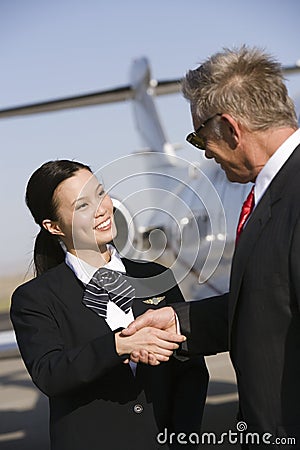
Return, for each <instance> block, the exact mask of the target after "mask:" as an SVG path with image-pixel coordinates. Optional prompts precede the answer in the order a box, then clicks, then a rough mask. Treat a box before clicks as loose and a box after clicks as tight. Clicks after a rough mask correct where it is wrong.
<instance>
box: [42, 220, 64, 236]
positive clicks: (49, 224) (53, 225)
mask: <svg viewBox="0 0 300 450" xmlns="http://www.w3.org/2000/svg"><path fill="white" fill-rule="evenodd" d="M42 225H43V227H44V228H45V230H47V231H49V233H51V234H54V235H56V236H64V233H63V232H62V230H61V229H60V226H59V225H58V223H57V222H55V221H54V220H50V219H45V220H43V222H42Z"/></svg>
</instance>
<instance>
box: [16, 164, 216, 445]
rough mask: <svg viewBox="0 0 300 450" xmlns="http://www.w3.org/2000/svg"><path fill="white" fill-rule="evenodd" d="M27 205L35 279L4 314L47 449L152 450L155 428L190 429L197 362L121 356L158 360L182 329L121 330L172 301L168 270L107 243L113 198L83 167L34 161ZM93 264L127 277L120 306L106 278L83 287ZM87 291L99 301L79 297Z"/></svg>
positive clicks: (177, 295) (202, 372) (200, 393)
mask: <svg viewBox="0 0 300 450" xmlns="http://www.w3.org/2000/svg"><path fill="white" fill-rule="evenodd" d="M26 203H27V206H28V207H29V209H30V211H31V213H32V216H33V218H34V220H35V222H36V223H37V224H38V225H39V226H40V231H39V233H38V235H37V238H36V242H35V248H34V264H35V270H36V275H37V276H36V278H34V279H33V280H31V281H29V282H27V283H25V284H23V285H22V286H20V287H19V288H17V289H16V291H15V292H14V294H13V298H12V306H11V319H12V322H13V325H14V328H15V332H16V336H17V341H18V345H19V348H20V351H21V355H22V357H23V359H24V362H25V365H26V367H27V369H28V371H29V373H30V375H31V377H32V379H33V381H34V383H35V384H36V385H37V386H38V388H39V389H40V390H41V391H42V392H44V393H45V394H46V395H47V396H48V397H49V404H50V441H51V449H52V450H54V449H55V450H85V449H87V450H96V449H100V448H101V449H102V448H103V449H105V450H119V449H120V448H125V449H126V450H127V449H128V450H134V449H141V448H143V449H149V450H153V449H156V448H161V446H162V445H161V444H160V443H159V442H158V440H157V435H158V433H159V432H162V431H164V432H165V433H166V431H165V430H167V432H168V434H169V433H171V432H178V433H179V432H186V433H190V432H192V431H193V432H199V428H200V422H201V418H202V411H203V406H204V402H205V396H206V388H207V381H208V375H207V370H206V367H205V364H204V362H203V359H202V358H199V359H190V360H186V361H179V360H177V359H175V358H174V357H172V358H170V361H169V362H168V363H163V362H162V363H161V364H159V365H158V366H156V367H149V366H146V365H142V364H141V365H135V364H133V363H128V359H127V358H128V355H129V354H130V353H131V352H132V351H134V350H138V349H139V348H146V349H147V350H148V351H149V352H153V353H154V354H155V355H156V356H157V357H158V358H159V360H160V361H163V360H164V359H166V357H167V356H169V355H170V354H172V352H173V351H174V350H175V349H176V348H178V344H179V343H180V342H181V341H182V336H178V335H174V336H173V337H172V339H173V342H170V341H169V340H168V339H167V335H166V334H165V332H163V331H160V330H155V329H152V328H147V329H144V330H141V331H140V332H138V333H136V334H135V335H134V336H131V337H122V333H121V329H122V328H124V327H126V326H127V325H128V323H129V322H130V321H132V320H133V319H134V317H135V316H137V315H139V314H142V313H143V312H145V311H146V310H147V308H158V307H160V306H163V305H166V304H167V303H168V302H171V301H172V302H174V301H183V297H182V294H181V292H180V290H179V288H178V287H177V285H176V283H175V281H174V278H173V275H172V273H171V271H170V270H166V269H165V268H163V267H162V266H160V265H158V264H155V263H138V262H135V261H129V260H127V259H121V258H120V257H119V255H118V254H117V252H116V250H115V248H114V247H113V246H112V245H111V244H109V242H111V241H112V239H113V238H114V237H115V235H116V229H115V224H114V217H113V205H112V201H111V199H110V197H109V196H108V195H107V193H106V192H105V191H104V190H103V186H102V185H101V184H100V183H99V182H98V180H97V178H96V177H95V175H93V173H92V172H91V170H90V168H89V167H88V166H86V165H84V164H81V163H78V162H74V161H68V160H58V161H50V162H47V163H45V164H43V165H42V166H41V167H40V168H39V169H37V170H36V171H35V172H34V173H33V175H32V176H31V178H30V180H29V182H28V185H27V191H26ZM99 268H101V270H100V271H97V270H98V269H99ZM103 270H104V271H106V272H105V273H106V274H110V275H115V274H117V276H120V277H125V278H126V280H127V281H126V282H128V283H129V284H128V286H129V291H130V295H131V297H130V296H128V298H129V297H130V301H129V304H127V311H126V312H125V311H123V310H122V309H121V307H120V306H118V304H117V302H116V303H114V301H112V297H111V296H110V289H109V288H108V287H107V285H103V284H102V285H101V286H100V287H97V286H96V287H95V286H94V287H92V288H90V283H89V282H90V280H91V279H92V281H93V280H95V279H96V278H97V276H98V275H97V274H98V273H102V272H101V271H103ZM94 274H95V276H94V277H93V275H94ZM125 275H126V276H125ZM96 281H97V280H96ZM102 281H103V279H102ZM158 283H160V284H161V288H159V292H157V286H158ZM153 285H155V289H156V291H153V292H154V294H155V295H154V296H153V295H151V294H152V291H151V286H152V288H153ZM93 289H94V290H95V292H96V295H97V294H98V295H100V297H101V298H100V300H101V301H100V304H101V305H100V306H99V302H98V299H96V301H94V300H93V298H92V299H91V298H90V296H91V295H92V294H91V292H93ZM149 297H150V299H149ZM151 297H152V298H151ZM103 299H104V300H103ZM153 299H156V301H155V300H153ZM102 300H103V301H102ZM103 305H105V306H104V308H105V311H104V313H103V311H101V308H102V306H103ZM166 440H168V442H169V439H166ZM160 442H161V440H160Z"/></svg>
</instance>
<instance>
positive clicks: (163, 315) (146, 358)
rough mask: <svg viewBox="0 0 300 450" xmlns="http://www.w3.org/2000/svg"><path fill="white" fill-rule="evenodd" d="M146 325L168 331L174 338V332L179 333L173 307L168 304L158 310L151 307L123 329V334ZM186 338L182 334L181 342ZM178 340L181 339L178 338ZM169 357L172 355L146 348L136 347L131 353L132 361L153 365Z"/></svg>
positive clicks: (131, 333) (126, 334)
mask: <svg viewBox="0 0 300 450" xmlns="http://www.w3.org/2000/svg"><path fill="white" fill-rule="evenodd" d="M144 327H155V328H159V329H160V330H164V331H167V332H168V333H169V334H170V337H171V338H172V337H173V336H174V334H176V333H177V327H176V316H175V312H174V310H173V308H171V307H169V306H167V307H165V308H160V309H157V310H152V309H149V310H148V311H146V312H145V313H144V314H142V315H141V316H139V317H137V318H136V319H135V320H134V321H133V322H131V324H129V325H128V327H127V328H125V329H124V330H122V332H121V336H132V335H134V334H135V333H136V332H137V331H139V330H141V329H142V328H144ZM178 336H179V335H178ZM180 336H181V335H180ZM173 339H174V337H173ZM184 340H185V337H183V336H182V340H181V341H180V342H183V341H184ZM176 342H179V341H178V340H176ZM169 357H170V356H166V355H160V354H159V353H153V352H151V351H148V350H147V349H146V348H144V349H139V350H138V349H135V350H134V351H132V352H131V354H130V359H131V361H133V362H135V363H138V362H142V363H144V364H150V365H152V366H156V365H158V364H159V363H160V362H161V361H168V360H169ZM126 362H127V361H126Z"/></svg>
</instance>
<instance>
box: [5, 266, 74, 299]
mask: <svg viewBox="0 0 300 450" xmlns="http://www.w3.org/2000/svg"><path fill="white" fill-rule="evenodd" d="M70 275H71V276H72V271H71V269H70V268H69V267H68V266H67V265H66V264H65V263H64V262H63V263H61V264H59V265H58V266H56V267H53V268H52V269H49V270H47V271H46V272H44V273H43V274H42V275H39V276H38V277H35V278H32V279H30V280H28V281H26V282H25V283H22V284H21V285H19V286H18V287H17V288H16V289H15V291H14V293H13V295H15V294H19V293H21V292H30V291H36V290H43V289H45V288H46V289H48V288H49V287H51V286H55V285H59V284H60V283H61V281H62V280H65V278H66V277H68V276H70Z"/></svg>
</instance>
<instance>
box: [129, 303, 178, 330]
mask: <svg viewBox="0 0 300 450" xmlns="http://www.w3.org/2000/svg"><path fill="white" fill-rule="evenodd" d="M145 327H154V328H159V329H160V330H164V331H169V332H170V333H177V329H176V316H175V312H174V309H173V308H171V307H170V306H166V307H164V308H160V309H157V310H153V309H148V311H146V312H145V313H144V314H142V315H141V316H138V317H137V318H136V319H135V320H134V321H133V322H131V323H130V324H129V325H128V327H127V328H124V330H122V335H123V336H132V335H133V334H134V333H136V332H137V331H138V330H140V329H141V328H145Z"/></svg>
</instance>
